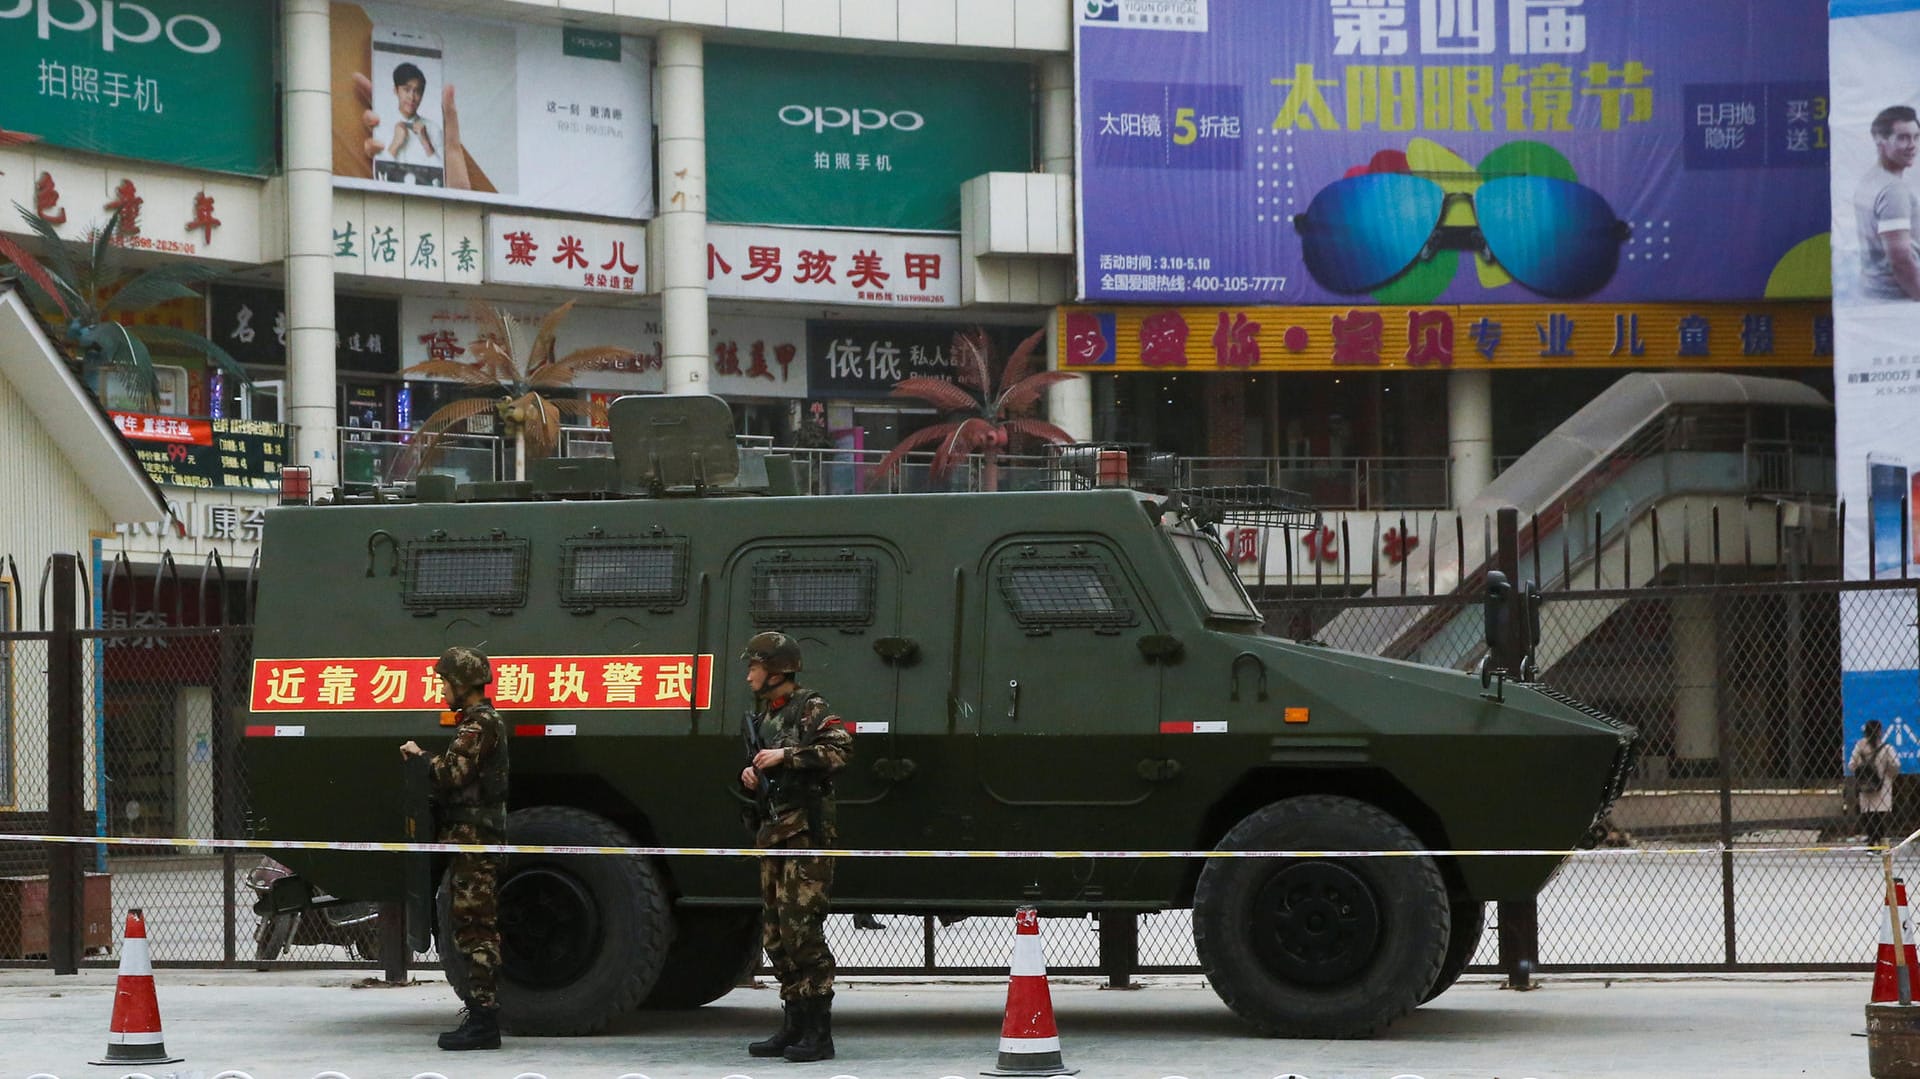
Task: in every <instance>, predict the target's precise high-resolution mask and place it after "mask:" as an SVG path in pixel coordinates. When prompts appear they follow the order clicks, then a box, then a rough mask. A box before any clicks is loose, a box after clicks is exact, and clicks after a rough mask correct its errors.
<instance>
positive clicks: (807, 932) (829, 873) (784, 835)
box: [740, 633, 853, 1061]
mask: <svg viewBox="0 0 1920 1079" xmlns="http://www.w3.org/2000/svg"><path fill="white" fill-rule="evenodd" d="M740 658H741V659H743V660H746V661H747V685H748V686H749V687H750V688H751V689H752V690H753V697H754V704H755V708H754V711H753V712H751V713H749V714H748V716H747V718H746V723H747V743H748V745H749V747H750V752H751V753H752V759H751V760H749V761H748V762H747V766H746V767H745V768H742V769H741V770H740V785H741V786H743V787H745V788H746V789H747V790H749V791H752V792H753V793H754V796H755V801H756V805H757V808H758V811H759V812H758V814H757V821H758V824H759V831H758V834H757V836H756V838H755V842H756V843H757V844H758V845H759V846H761V847H764V848H767V849H769V850H774V849H781V848H784V849H787V850H808V849H820V848H824V847H830V846H832V845H833V841H834V839H835V838H836V833H835V832H834V826H833V815H834V814H833V808H834V807H833V773H834V772H836V771H838V770H840V769H841V768H842V767H844V766H845V765H846V763H847V758H848V757H849V756H851V755H852V751H853V732H852V731H851V730H849V729H848V728H847V726H846V724H845V723H842V722H841V720H840V717H839V716H835V715H830V714H829V713H828V710H827V702H826V699H825V698H823V697H821V696H820V695H819V694H818V693H815V692H813V691H812V690H809V689H802V688H801V687H800V685H799V684H798V683H797V682H795V680H794V677H795V676H796V675H798V674H799V673H800V646H799V645H798V644H796V643H794V640H793V638H791V637H789V636H787V635H786V634H784V633H760V634H756V635H755V636H754V638H753V639H752V640H750V641H748V642H747V647H746V650H745V651H743V652H741V653H740ZM832 887H833V859H831V858H818V857H812V858H809V857H802V856H798V855H780V854H768V855H766V856H764V857H763V858H761V860H760V901H761V904H762V908H761V915H760V941H761V943H762V944H763V945H764V946H765V947H766V950H767V961H768V962H769V963H770V964H772V966H773V973H774V976H775V977H777V978H779V979H780V1006H781V1021H780V1031H779V1033H777V1034H775V1035H774V1036H773V1037H771V1038H768V1039H766V1040H765V1041H758V1042H754V1043H753V1044H752V1045H750V1046H748V1047H747V1052H749V1053H751V1054H753V1055H754V1056H757V1057H780V1056H783V1057H785V1058H786V1059H788V1060H792V1061H807V1060H827V1059H829V1058H831V1057H832V1056H833V1023H832V1011H833V952H832V951H831V950H830V949H829V948H828V947H827V936H826V932H825V929H824V923H825V921H826V917H827V902H828V898H827V896H828V891H829V890H830V889H831V888H832Z"/></svg>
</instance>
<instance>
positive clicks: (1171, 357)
mask: <svg viewBox="0 0 1920 1079" xmlns="http://www.w3.org/2000/svg"><path fill="white" fill-rule="evenodd" d="M1188 332H1189V331H1188V329H1187V319H1186V316H1185V315H1182V314H1181V313H1180V312H1178V311H1156V312H1155V313H1153V314H1151V315H1148V316H1147V317H1146V318H1144V319H1142V320H1140V362H1141V363H1143V364H1145V365H1146V366H1148V367H1185V366H1186V365H1187V334H1188Z"/></svg>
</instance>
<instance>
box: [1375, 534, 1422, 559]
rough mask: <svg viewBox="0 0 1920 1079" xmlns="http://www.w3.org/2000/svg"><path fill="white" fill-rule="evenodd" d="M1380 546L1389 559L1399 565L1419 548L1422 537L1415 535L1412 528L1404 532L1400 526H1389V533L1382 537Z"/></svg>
mask: <svg viewBox="0 0 1920 1079" xmlns="http://www.w3.org/2000/svg"><path fill="white" fill-rule="evenodd" d="M1380 547H1381V552H1382V553H1383V554H1385V555H1386V556H1387V561H1388V562H1391V563H1393V564H1394V565H1396V566H1397V565H1399V564H1400V563H1402V562H1405V561H1406V560H1407V557H1408V556H1409V555H1411V554H1413V552H1414V551H1416V550H1418V549H1419V547H1420V537H1419V536H1416V535H1414V534H1413V530H1412V529H1408V530H1407V531H1406V532H1402V531H1400V530H1399V529H1398V528H1389V529H1387V534H1386V535H1384V536H1381V537H1380Z"/></svg>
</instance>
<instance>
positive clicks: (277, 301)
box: [208, 285, 400, 374]
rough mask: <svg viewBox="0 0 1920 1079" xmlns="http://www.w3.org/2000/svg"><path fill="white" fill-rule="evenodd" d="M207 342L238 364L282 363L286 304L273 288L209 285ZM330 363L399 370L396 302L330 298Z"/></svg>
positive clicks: (351, 368)
mask: <svg viewBox="0 0 1920 1079" xmlns="http://www.w3.org/2000/svg"><path fill="white" fill-rule="evenodd" d="M208 302H209V304H210V305H211V307H212V319H213V327H212V337H213V341H214V343H215V344H217V345H219V346H220V347H221V348H224V349H226V350H227V352H228V353H229V354H230V355H232V356H233V358H234V359H236V360H239V361H240V362H241V363H251V364H260V365H262V366H266V367H285V366H286V364H287V302H286V295H285V294H284V293H282V292H280V291H279V290H278V289H265V288H246V287H243V286H238V285H214V286H213V287H212V288H211V289H209V290H208ZM333 326H334V330H333V338H334V364H335V365H336V366H337V367H338V368H339V369H341V370H343V371H365V372H368V373H370V374H388V373H392V372H394V371H398V370H399V369H400V303H399V301H397V300H393V299H376V298H373V297H367V296H345V295H339V294H336V295H335V296H334V298H333Z"/></svg>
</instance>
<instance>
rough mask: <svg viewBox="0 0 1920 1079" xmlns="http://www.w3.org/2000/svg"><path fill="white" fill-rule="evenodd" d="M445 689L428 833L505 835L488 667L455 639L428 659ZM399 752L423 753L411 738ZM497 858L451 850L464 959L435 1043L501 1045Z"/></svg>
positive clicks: (458, 837)
mask: <svg viewBox="0 0 1920 1079" xmlns="http://www.w3.org/2000/svg"><path fill="white" fill-rule="evenodd" d="M433 673H434V674H436V675H439V676H440V681H441V683H442V684H443V685H444V686H445V688H446V696H447V705H448V707H450V708H452V709H453V710H454V711H456V712H458V713H459V716H460V722H459V726H458V727H456V728H455V729H454V734H453V743H452V744H451V745H449V746H448V747H447V748H446V751H445V752H443V753H440V754H438V755H437V756H433V757H431V758H430V761H431V765H432V774H433V799H434V820H435V822H436V824H435V833H436V835H437V837H438V839H439V841H440V842H442V843H505V842H506V841H507V728H506V724H505V722H504V721H502V720H501V718H500V713H498V712H496V711H494V710H493V702H492V701H489V700H488V699H487V686H488V685H489V684H491V683H492V682H493V666H492V664H491V663H489V662H488V660H487V657H486V656H485V655H484V654H482V653H481V652H479V651H478V650H476V649H472V648H463V647H460V646H458V645H456V646H454V647H452V648H449V649H447V650H446V652H445V654H443V655H442V656H441V657H440V661H439V662H438V663H435V664H434V665H433ZM400 754H401V756H402V757H426V756H428V754H427V751H426V750H424V749H421V748H420V747H419V745H417V744H415V743H414V742H411V741H409V742H407V743H405V744H404V745H402V746H401V747H400ZM500 861H501V860H500V857H499V856H498V855H494V854H456V855H454V856H453V863H452V866H451V868H450V871H449V874H448V887H449V888H450V890H451V892H452V896H453V903H452V911H453V918H452V921H453V947H454V948H455V949H457V950H458V951H459V953H460V955H461V956H462V957H463V958H464V959H465V960H466V968H467V991H466V993H465V994H463V995H462V996H461V998H460V1003H461V1004H462V1005H463V1010H462V1013H461V1018H460V1025H459V1026H458V1027H457V1028H455V1029H453V1030H449V1031H447V1032H446V1033H444V1034H442V1035H440V1048H442V1049H451V1050H466V1049H498V1048H500V1004H499V999H498V997H497V996H496V995H495V989H496V985H497V983H498V980H499V975H500V917H499V913H500V911H499V903H498V897H497V893H496V887H497V885H498V883H499V878H500Z"/></svg>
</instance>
